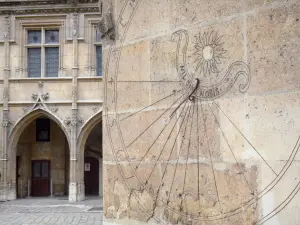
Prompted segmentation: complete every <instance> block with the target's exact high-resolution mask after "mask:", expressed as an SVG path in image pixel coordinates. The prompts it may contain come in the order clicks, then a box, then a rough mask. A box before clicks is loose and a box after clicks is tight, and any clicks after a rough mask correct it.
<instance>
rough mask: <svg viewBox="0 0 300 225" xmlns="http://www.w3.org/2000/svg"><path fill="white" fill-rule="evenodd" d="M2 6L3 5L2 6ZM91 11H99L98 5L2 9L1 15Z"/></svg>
mask: <svg viewBox="0 0 300 225" xmlns="http://www.w3.org/2000/svg"><path fill="white" fill-rule="evenodd" d="M0 8H1V6H0ZM74 12H77V13H90V12H99V8H98V7H71V8H39V9H24V8H23V9H20V8H18V9H0V15H11V14H12V15H23V14H42V13H43V14H52V13H74Z"/></svg>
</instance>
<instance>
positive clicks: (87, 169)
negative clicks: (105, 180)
mask: <svg viewBox="0 0 300 225" xmlns="http://www.w3.org/2000/svg"><path fill="white" fill-rule="evenodd" d="M84 184H85V194H86V195H99V160H98V159H96V158H93V157H85V159H84Z"/></svg>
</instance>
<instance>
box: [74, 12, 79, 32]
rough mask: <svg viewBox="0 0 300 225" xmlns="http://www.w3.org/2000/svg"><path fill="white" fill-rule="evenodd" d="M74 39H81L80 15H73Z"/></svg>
mask: <svg viewBox="0 0 300 225" xmlns="http://www.w3.org/2000/svg"><path fill="white" fill-rule="evenodd" d="M73 37H74V38H78V37H79V17H78V13H73Z"/></svg>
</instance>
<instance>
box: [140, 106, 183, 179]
mask: <svg viewBox="0 0 300 225" xmlns="http://www.w3.org/2000/svg"><path fill="white" fill-rule="evenodd" d="M186 104H187V101H186V103H185V104H184V106H183V109H182V110H181V112H180V114H179V116H178V117H177V120H176V122H175V123H174V126H173V127H172V130H171V131H170V133H169V135H168V137H167V138H166V141H165V143H164V145H163V148H162V150H161V151H160V154H159V156H158V157H157V159H156V162H155V164H154V167H153V168H152V170H151V173H150V175H149V176H148V179H147V180H146V182H145V184H146V183H148V181H149V179H150V177H151V175H152V173H153V171H154V168H155V166H156V165H157V162H158V160H159V159H160V157H161V155H162V153H163V151H164V149H165V147H166V145H167V142H168V141H169V140H170V139H171V135H172V133H173V130H174V128H175V127H176V125H177V122H178V121H179V119H180V118H181V116H182V113H183V112H187V111H188V110H185V107H186ZM185 114H186V113H185ZM175 141H176V139H175Z"/></svg>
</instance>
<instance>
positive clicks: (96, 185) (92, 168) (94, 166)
mask: <svg viewBox="0 0 300 225" xmlns="http://www.w3.org/2000/svg"><path fill="white" fill-rule="evenodd" d="M84 184H85V195H97V196H102V195H103V194H102V192H103V189H102V123H101V121H99V123H97V124H96V125H95V126H94V128H93V129H92V130H91V132H90V133H89V135H88V137H87V140H86V143H85V146H84Z"/></svg>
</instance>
